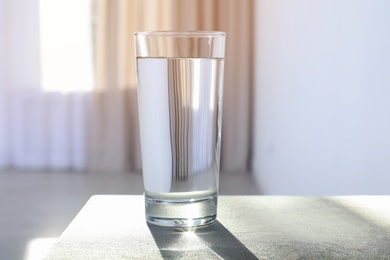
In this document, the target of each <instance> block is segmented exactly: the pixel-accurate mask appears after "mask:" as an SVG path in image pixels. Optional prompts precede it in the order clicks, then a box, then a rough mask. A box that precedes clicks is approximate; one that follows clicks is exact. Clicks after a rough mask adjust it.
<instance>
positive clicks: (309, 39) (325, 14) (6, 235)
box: [0, 0, 390, 259]
mask: <svg viewBox="0 0 390 260" xmlns="http://www.w3.org/2000/svg"><path fill="white" fill-rule="evenodd" d="M388 10H390V2H388V1H385V0H375V1H368V0H358V1H352V0H345V1H334V0H330V1H329V0H326V1H325V0H324V1H322V0H321V1H315V2H312V1H308V0H297V1H293V2H290V1H266V0H259V1H253V0H242V1H234V0H212V1H207V0H198V1H195V0H182V1H179V0H161V1H157V0H144V1H141V0H127V1H126V0H115V1H107V0H77V1H76V0H12V1H11V0H0V172H1V173H0V196H1V198H0V203H1V204H0V206H1V207H0V208H1V212H0V216H1V217H2V220H1V221H0V229H1V230H3V231H4V232H1V233H0V256H4V257H5V259H23V257H24V259H28V257H27V256H28V255H29V254H28V253H26V252H27V251H28V250H27V249H28V248H30V244H28V243H32V242H34V241H35V243H36V244H37V243H38V244H39V243H44V242H45V240H39V239H44V238H48V237H53V238H55V237H56V236H59V235H60V234H61V232H62V231H63V230H64V229H65V228H66V225H67V224H68V223H69V222H70V220H71V219H72V218H73V217H74V216H75V214H76V213H77V212H78V211H79V210H80V208H81V206H82V205H83V204H84V203H85V202H86V200H87V199H88V198H89V196H91V195H93V194H104V193H107V194H142V189H143V188H142V175H141V172H142V167H141V160H140V145H139V129H138V111H137V106H138V105H137V90H136V82H135V58H134V46H133V33H134V31H144V30H220V31H225V32H226V33H227V42H226V59H225V88H224V113H223V131H222V158H221V168H222V173H221V184H220V189H221V194H247V195H249V194H265V195H356V194H358V195H364V194H389V193H390V48H389V46H390V26H389V24H390V18H389V16H388ZM34 239H35V240H34ZM37 239H38V240H37ZM37 241H38V242H37ZM50 241H53V240H50V239H49V240H47V242H48V243H50ZM26 248H27V249H26ZM25 250H27V251H26V252H25ZM30 251H31V252H32V251H33V250H32V249H31V250H30ZM30 251H29V252H30ZM26 257H27V258H26Z"/></svg>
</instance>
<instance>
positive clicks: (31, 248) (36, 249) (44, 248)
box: [24, 237, 57, 260]
mask: <svg viewBox="0 0 390 260" xmlns="http://www.w3.org/2000/svg"><path fill="white" fill-rule="evenodd" d="M56 240H57V238H54V237H47V238H35V239H32V240H30V241H29V242H28V244H27V250H26V254H25V256H24V260H36V259H43V258H44V257H45V256H46V254H47V253H48V252H49V249H50V247H51V246H52V245H53V244H54V242H55V241H56Z"/></svg>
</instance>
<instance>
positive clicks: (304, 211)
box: [47, 195, 390, 259]
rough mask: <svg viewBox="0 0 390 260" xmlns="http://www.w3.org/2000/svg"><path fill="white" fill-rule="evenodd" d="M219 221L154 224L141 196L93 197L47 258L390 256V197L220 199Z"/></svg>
mask: <svg viewBox="0 0 390 260" xmlns="http://www.w3.org/2000/svg"><path fill="white" fill-rule="evenodd" d="M218 203H219V204H218V217H217V221H216V223H215V224H214V225H211V226H209V227H206V228H201V229H198V230H195V231H192V232H190V231H183V230H177V229H176V230H175V229H170V228H162V227H157V226H153V225H148V224H147V223H146V222H145V219H144V203H143V197H142V196H125V195H123V196H118V195H115V196H112V195H98V196H93V197H92V198H91V199H90V200H89V201H88V202H87V204H86V205H85V206H84V208H83V209H82V210H81V211H80V213H79V214H78V215H77V216H76V217H75V219H74V220H73V221H72V223H71V224H70V225H69V227H68V228H67V229H66V230H65V231H64V233H63V234H62V235H61V237H60V238H59V239H58V241H57V242H56V243H55V244H54V246H53V247H52V248H51V250H50V252H49V254H48V256H47V259H162V258H164V259H172V258H184V259H221V258H222V259H258V258H260V259H302V258H304V259H340V258H344V259H390V196H346V197H344V196H343V197H288V196H285V197H278V196H220V197H219V200H218Z"/></svg>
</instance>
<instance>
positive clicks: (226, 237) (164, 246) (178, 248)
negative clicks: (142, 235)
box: [148, 220, 258, 259]
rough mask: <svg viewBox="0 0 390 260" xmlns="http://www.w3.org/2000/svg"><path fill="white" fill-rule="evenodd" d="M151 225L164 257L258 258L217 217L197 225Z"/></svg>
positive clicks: (150, 227) (149, 225) (151, 230)
mask: <svg viewBox="0 0 390 260" xmlns="http://www.w3.org/2000/svg"><path fill="white" fill-rule="evenodd" d="M148 227H149V230H150V232H151V233H152V236H153V239H154V241H155V242H156V244H157V247H158V249H159V250H160V253H161V256H162V257H163V258H164V259H172V258H198V259H221V258H223V259H258V258H257V257H256V256H255V255H254V254H253V253H252V252H251V251H250V250H249V249H248V248H247V247H246V246H245V245H243V244H242V243H241V242H240V241H239V240H238V239H237V238H236V237H235V236H234V235H233V234H232V233H231V232H230V231H229V230H227V229H226V228H225V227H224V226H223V225H222V224H221V223H220V222H219V221H218V220H217V221H215V223H214V224H213V225H210V226H207V227H201V228H197V229H190V228H188V229H179V228H167V227H160V226H155V225H152V224H149V223H148Z"/></svg>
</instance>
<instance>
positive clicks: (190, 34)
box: [134, 31, 226, 38]
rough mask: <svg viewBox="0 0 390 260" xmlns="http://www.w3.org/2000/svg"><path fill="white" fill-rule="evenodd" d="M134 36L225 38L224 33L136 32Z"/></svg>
mask: <svg viewBox="0 0 390 260" xmlns="http://www.w3.org/2000/svg"><path fill="white" fill-rule="evenodd" d="M134 36H152V37H153V36H162V37H176V38H180V37H182V38H187V37H188V38H190V37H193V38H202V37H205V38H209V37H225V36H226V33H225V32H222V31H138V32H134Z"/></svg>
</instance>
